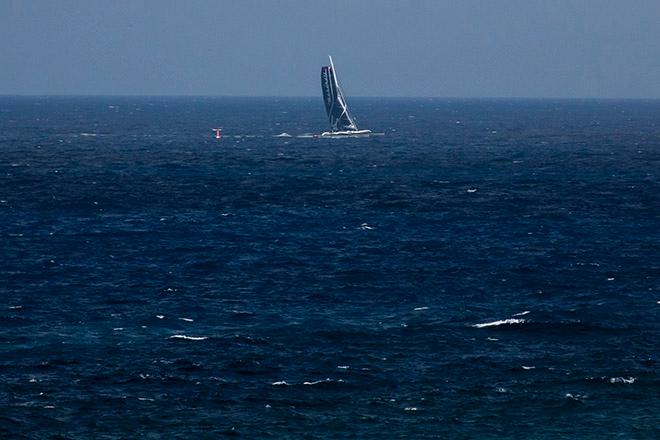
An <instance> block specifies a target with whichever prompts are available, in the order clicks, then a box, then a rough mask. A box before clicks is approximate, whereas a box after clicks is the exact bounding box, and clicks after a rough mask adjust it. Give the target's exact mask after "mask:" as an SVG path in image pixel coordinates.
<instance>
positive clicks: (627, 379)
mask: <svg viewBox="0 0 660 440" xmlns="http://www.w3.org/2000/svg"><path fill="white" fill-rule="evenodd" d="M636 380H637V379H636V378H634V377H632V376H630V377H610V383H626V384H631V383H635V381H636Z"/></svg>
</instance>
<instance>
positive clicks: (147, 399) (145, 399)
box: [138, 397, 156, 402]
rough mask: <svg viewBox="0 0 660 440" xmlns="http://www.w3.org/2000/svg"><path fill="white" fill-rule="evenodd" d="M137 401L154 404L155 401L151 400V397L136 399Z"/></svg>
mask: <svg viewBox="0 0 660 440" xmlns="http://www.w3.org/2000/svg"><path fill="white" fill-rule="evenodd" d="M138 400H142V401H147V402H154V401H155V400H156V399H152V398H151V397H138Z"/></svg>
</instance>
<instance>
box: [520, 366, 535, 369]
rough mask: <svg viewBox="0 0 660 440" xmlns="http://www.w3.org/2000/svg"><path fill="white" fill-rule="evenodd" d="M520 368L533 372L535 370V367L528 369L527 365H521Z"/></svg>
mask: <svg viewBox="0 0 660 440" xmlns="http://www.w3.org/2000/svg"><path fill="white" fill-rule="evenodd" d="M521 368H522V369H523V370H533V369H535V368H536V367H533V366H532V367H528V366H527V365H523V366H522V367H521Z"/></svg>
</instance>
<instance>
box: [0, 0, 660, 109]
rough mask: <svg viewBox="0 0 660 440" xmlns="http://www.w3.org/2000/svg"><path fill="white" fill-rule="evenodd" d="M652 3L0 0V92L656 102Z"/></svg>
mask: <svg viewBox="0 0 660 440" xmlns="http://www.w3.org/2000/svg"><path fill="white" fill-rule="evenodd" d="M659 23H660V0H481V1H477V0H452V1H450V0H409V1H403V0H400V1H388V0H325V1H317V0H234V1H229V0H187V1H183V0H181V1H166V0H153V1H146V0H145V1H140V0H101V1H96V0H52V1H45V0H0V94H120V95H134V94H137V95H153V94H157V95H258V96H264V95H295V96H301V95H311V96H320V85H319V83H320V80H319V71H320V66H321V65H322V64H324V63H326V60H327V55H328V54H331V55H332V56H333V58H334V60H335V65H336V67H337V71H338V73H339V77H340V80H341V82H342V83H343V87H344V89H345V92H346V94H347V95H349V96H441V97H641V98H660V24H659Z"/></svg>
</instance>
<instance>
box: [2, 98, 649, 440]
mask: <svg viewBox="0 0 660 440" xmlns="http://www.w3.org/2000/svg"><path fill="white" fill-rule="evenodd" d="M349 103H350V104H351V108H352V110H353V113H354V114H355V116H356V117H357V120H358V124H359V125H360V127H364V128H370V129H372V130H374V131H377V132H381V133H383V135H380V136H373V137H368V138H347V139H325V138H319V137H314V136H313V135H315V134H318V133H320V132H321V131H325V130H326V129H327V122H326V119H325V114H324V107H323V103H322V101H321V99H320V98H286V99H282V98H280V99H277V98H160V97H7V96H5V97H0V300H1V301H0V438H3V439H4V438H6V439H129V438H146V439H202V438H222V437H223V436H239V437H243V438H250V439H252V438H254V439H258V438H292V439H293V438H295V439H297V438H304V439H344V438H345V439H349V438H360V439H384V438H393V439H404V438H406V439H407V438H446V439H488V438H497V439H523V438H524V439H528V438H530V439H563V438H567V439H568V438H571V439H573V438H579V439H605V438H617V439H651V438H660V101H618V100H602V101H598V100H584V101H581V100H458V99H454V100H448V99H366V98H365V99H349ZM216 127H218V128H222V138H221V139H220V140H216V139H215V138H214V133H213V132H212V131H211V129H212V128H216ZM278 135H279V136H278Z"/></svg>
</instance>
